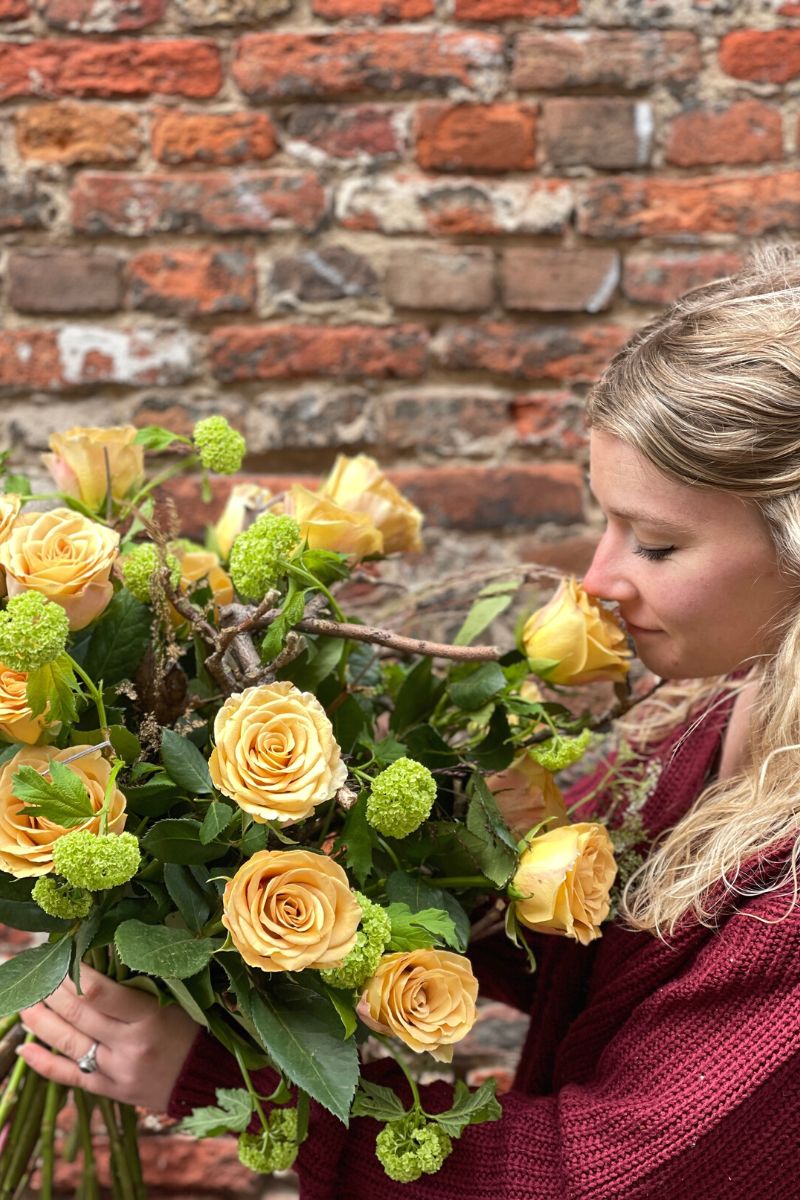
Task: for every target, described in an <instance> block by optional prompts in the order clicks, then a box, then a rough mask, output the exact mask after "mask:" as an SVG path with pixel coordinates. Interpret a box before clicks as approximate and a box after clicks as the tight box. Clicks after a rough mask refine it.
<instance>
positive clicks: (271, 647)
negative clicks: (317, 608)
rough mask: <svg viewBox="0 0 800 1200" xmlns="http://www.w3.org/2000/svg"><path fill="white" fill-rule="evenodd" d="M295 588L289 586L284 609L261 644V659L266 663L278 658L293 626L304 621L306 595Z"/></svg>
mask: <svg viewBox="0 0 800 1200" xmlns="http://www.w3.org/2000/svg"><path fill="white" fill-rule="evenodd" d="M295 586H296V585H295V584H294V583H290V584H289V591H288V592H287V594H286V600H285V601H284V604H283V608H282V610H281V612H280V614H279V615H278V616H277V617H276V618H275V620H274V621H273V622H272V624H271V625H270V627H269V629H268V630H267V632H266V634H265V636H264V640H263V641H262V643H261V657H262V659H263V661H264V662H272V660H273V659H274V658H277V657H278V655H279V654H280V652H281V650H282V649H283V643H284V642H285V641H286V635H287V633H288V632H289V630H290V629H291V628H292V626H293V625H296V624H297V622H298V621H302V619H303V616H304V614H305V607H306V594H305V592H304V591H302V590H301V591H298V590H295Z"/></svg>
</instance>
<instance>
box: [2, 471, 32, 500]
mask: <svg viewBox="0 0 800 1200" xmlns="http://www.w3.org/2000/svg"><path fill="white" fill-rule="evenodd" d="M3 491H4V492H16V494H17V495H18V496H30V495H31V494H32V492H33V489H32V487H31V481H30V479H28V476H27V475H6V476H5V478H4V479H3Z"/></svg>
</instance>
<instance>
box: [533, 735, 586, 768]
mask: <svg viewBox="0 0 800 1200" xmlns="http://www.w3.org/2000/svg"><path fill="white" fill-rule="evenodd" d="M591 740H592V731H591V729H582V730H581V732H580V733H579V734H578V736H577V737H574V738H564V737H551V738H548V739H547V741H546V742H540V743H539V744H538V745H535V746H531V749H530V754H531V757H532V758H535V759H536V761H537V763H538V764H539V766H540V767H544V769H545V770H546V771H564V770H566V768H567V767H571V766H572V764H573V763H576V762H577V761H578V759H579V758H583V756H584V754H585V753H586V750H587V749H588V746H589V743H590V741H591Z"/></svg>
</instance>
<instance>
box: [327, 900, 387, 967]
mask: <svg viewBox="0 0 800 1200" xmlns="http://www.w3.org/2000/svg"><path fill="white" fill-rule="evenodd" d="M355 898H356V900H357V901H358V903H359V904H360V906H361V928H360V929H359V931H358V933H357V934H356V944H355V946H354V947H353V949H352V950H351V951H350V953H349V954H348V956H347V958H346V959H345V960H344V962H343V963H342V965H341V966H340V967H332V968H331V969H330V970H328V971H321V972H320V974H321V975H322V978H323V979H324V980H325V982H326V983H329V984H330V985H331V987H335V988H350V989H352V988H360V987H361V985H362V984H363V983H365V982H366V981H367V980H368V979H369V978H370V976H371V975H374V974H375V971H376V970H377V968H378V963H379V962H380V960H381V955H382V954H383V952H384V950H385V949H386V947H387V945H388V943H389V939H390V938H391V936H392V922H391V920H390V918H389V914H388V913H387V912H386V910H385V909H383V908H381V906H380V904H375V903H374V902H373V901H372V900H368V899H367V897H366V896H364V895H362V894H361V892H355Z"/></svg>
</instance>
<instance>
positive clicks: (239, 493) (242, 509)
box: [214, 483, 272, 559]
mask: <svg viewBox="0 0 800 1200" xmlns="http://www.w3.org/2000/svg"><path fill="white" fill-rule="evenodd" d="M271 499H272V492H271V491H270V490H269V488H264V487H259V485H258V484H257V483H237V484H236V485H235V486H234V487H232V488H231V490H230V495H229V496H228V500H227V503H226V505H225V508H224V509H223V512H222V516H221V517H220V519H219V520H218V521H217V523H216V525H215V526H214V537H215V538H216V542H217V548H218V550H219V552H220V554H221V555H222V557H223V558H224V559H227V558H228V556H229V555H230V552H231V546H232V545H233V542H234V539H235V538H236V537H237V536H238V534H240V533H241V532H242V530H244V529H249V527H250V526H251V525H252V524H253V522H254V521H255V520H256V519H257V518H258V517H260V516H261V514H262V513H263V512H266V510H267V504H268V502H269V501H270V500H271Z"/></svg>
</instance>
